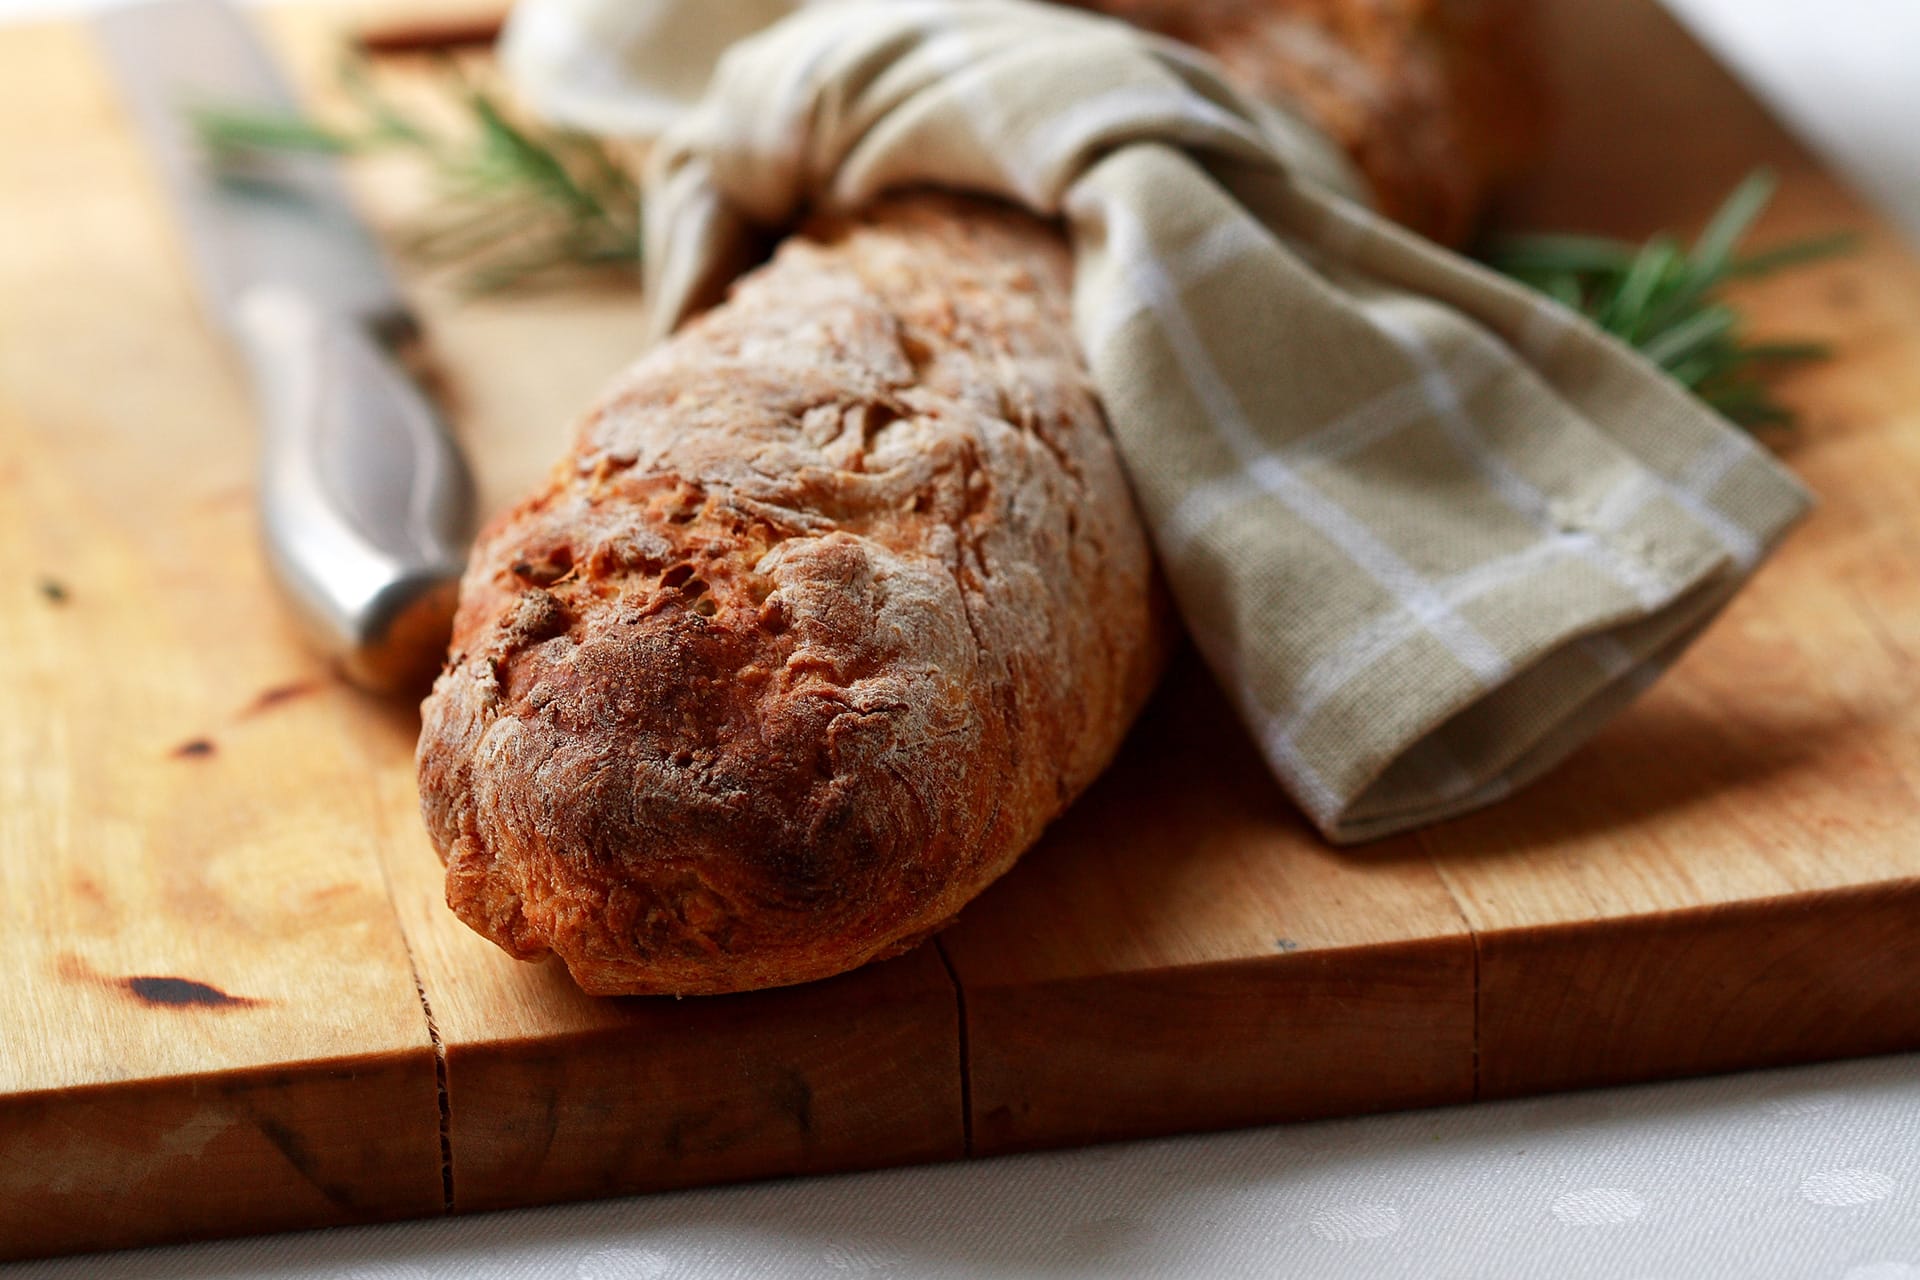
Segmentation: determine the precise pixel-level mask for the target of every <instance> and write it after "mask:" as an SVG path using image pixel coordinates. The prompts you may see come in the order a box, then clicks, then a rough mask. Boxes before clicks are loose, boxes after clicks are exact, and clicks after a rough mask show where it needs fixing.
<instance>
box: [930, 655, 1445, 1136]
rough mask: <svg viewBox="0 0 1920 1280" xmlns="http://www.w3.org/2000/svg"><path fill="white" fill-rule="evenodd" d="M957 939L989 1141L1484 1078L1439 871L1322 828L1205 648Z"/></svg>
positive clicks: (1240, 1113) (1281, 1110)
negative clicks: (1254, 735) (1340, 848)
mask: <svg viewBox="0 0 1920 1280" xmlns="http://www.w3.org/2000/svg"><path fill="white" fill-rule="evenodd" d="M1396 852H1397V854H1398V855H1399V856H1396ZM940 946H941V948H942V949H943V950H944V951H945V952H946V954H947V956H948V958H949V960H950V961H951V963H952V965H953V969H954V974H955V976H956V978H957V979H958V980H959V982H960V986H961V990H962V991H963V992H964V993H965V999H966V1020H967V1045H968V1064H969V1081H970V1090H969V1101H970V1107H971V1124H972V1133H973V1147H974V1150H975V1151H976V1152H979V1153H982V1154H987V1153H993V1152H999V1151H1006V1150H1016V1149H1022V1148H1028V1147H1036V1146H1049V1145H1061V1144H1064V1143H1078V1142H1092V1141H1100V1140H1105V1139H1111V1138H1122V1137H1136V1136H1140V1135H1144V1134H1150V1133H1170V1132H1178V1131H1181V1130H1186V1129H1196V1128H1221V1127H1225V1126H1228V1125H1235V1124H1251V1123H1255V1122H1258V1121H1263V1120H1278V1119H1294V1118H1299V1117H1304V1116H1310V1115H1326V1114H1332V1113H1335V1112H1341V1111H1358V1110H1378V1109H1384V1108H1387V1107H1395V1106H1417V1105H1426V1104H1433V1103H1441V1102H1464V1101H1466V1100H1467V1099H1469V1098H1470V1097H1472V1093H1473V942H1472V938H1471V936H1470V935H1469V933H1468V931H1467V929H1466V926H1465V924H1464V922H1463V921H1462V919H1461V917H1460V914H1459V912H1458V910H1457V909H1456V908H1455V906H1454V904H1453V901H1452V899H1451V898H1450V897H1449V896H1448V894H1447V891H1446V888H1445V886H1444V885H1443V884H1442V883H1441V880H1440V878H1439V876H1438V875H1436V874H1435V872H1434V869H1433V867H1432V866H1431V865H1429V864H1428V862H1427V861H1426V859H1425V858H1423V857H1421V856H1419V854H1418V850H1417V849H1415V848H1414V847H1413V846H1412V845H1411V844H1409V843H1407V842H1404V841H1403V842H1399V843H1397V844H1395V845H1390V846H1387V847H1384V848H1381V849H1379V850H1377V851H1376V854H1375V856H1373V857H1370V858H1366V859H1355V858H1352V857H1349V856H1346V855H1342V854H1340V853H1338V852H1335V851H1334V850H1331V849H1329V848H1328V847H1326V846H1325V845H1323V844H1321V843H1320V842H1319V841H1318V840H1317V839H1315V838H1314V837H1313V836H1311V835H1310V834H1309V829H1308V827H1307V826H1306V824H1305V822H1304V820H1303V819H1302V818H1301V817H1300V816H1299V814H1298V813H1297V812H1295V811H1294V810H1293V809H1292V808H1291V807H1290V806H1289V805H1288V804H1287V802H1286V800H1285V798H1284V797H1283V796H1282V795H1281V794H1280V792H1279V790H1278V788H1276V787H1275V786H1274V784H1273V781H1272V778H1271V777H1270V776H1269V775H1268V774H1267V772H1266V768H1265V766H1264V765H1263V764H1262V763H1261V761H1260V758H1259V756H1258V754H1257V753H1256V752H1255V750H1254V748H1253V746H1252V744H1251V743H1249V742H1248V741H1247V740H1246V738H1245V735H1244V734H1243V733H1242V732H1241V730H1240V729H1239V727H1238V725H1237V724H1236V722H1235V721H1234V719H1233V713H1232V710H1231V708H1230V707H1229V706H1228V705H1227V703H1226V700H1225V699H1224V697H1223V696H1222V695H1221V694H1220V692H1219V691H1218V690H1217V689H1216V688H1215V687H1214V686H1213V684H1212V682H1211V681H1210V680H1209V679H1208V677H1207V676H1206V674H1205V672H1204V671H1203V670H1202V669H1200V668H1199V666H1198V664H1197V663H1196V662H1195V661H1194V660H1193V659H1192V658H1191V657H1190V656H1189V657H1187V658H1186V659H1184V660H1183V661H1182V662H1181V663H1179V664H1178V665H1177V666H1176V668H1175V670H1174V672H1173V673H1172V674H1171V675H1170V676H1169V678H1168V680H1167V682H1166V684H1165V685H1164V686H1163V687H1162V689H1161V691H1160V693H1159V695H1158V696H1157V698H1156V700H1155V702H1154V704H1153V705H1152V706H1151V707H1150V708H1149V709H1148V711H1147V713H1146V715H1145V716H1144V718H1143V720H1142V723H1141V724H1140V726H1139V727H1138V729H1136V731H1135V733H1134V736H1133V738H1132V739H1131V741H1130V742H1129V744H1128V747H1127V749H1126V751H1125V752H1124V753H1123V754H1122V756H1121V758H1120V759H1119V760H1118V761H1117V762H1116V763H1115V764H1114V765H1113V767H1112V768H1111V769H1110V770H1109V771H1108V773H1107V774H1106V776H1105V777H1103V778H1102V779H1101V780H1100V781H1099V782H1098V783H1097V784H1096V785H1095V787H1094V789H1093V790H1092V791H1091V792H1090V793H1089V794H1088V795H1087V796H1086V797H1085V798H1084V799H1083V800H1082V801H1081V803H1080V804H1078V805H1077V806H1075V808H1074V809H1073V810H1072V811H1071V812H1069V813H1068V815H1067V816H1066V817H1065V818H1064V819H1062V820H1061V821H1060V822H1059V823H1058V824H1056V826H1055V827H1054V828H1053V829H1052V830H1051V831H1050V832H1049V833H1048V834H1047V836H1046V838H1045V839H1043V840H1042V841H1041V843H1040V846H1039V847H1038V848H1036V849H1034V850H1033V851H1032V852H1030V853H1029V854H1028V855H1027V856H1026V857H1025V858H1024V859H1022V860H1021V862H1020V863H1019V865H1017V866H1016V867H1015V868H1014V870H1013V871H1012V872H1011V873H1009V874H1008V875H1007V876H1006V877H1005V878H1004V879H1003V880H1001V881H1000V883H998V884H996V885H995V886H994V887H993V888H991V889H989V890H988V891H987V892H986V893H985V894H984V895H982V896H981V898H980V899H979V900H978V901H976V902H975V903H974V904H973V905H972V906H970V907H969V908H968V909H967V910H966V911H965V912H964V913H962V915H961V917H960V919H959V921H958V922H957V923H955V924H954V925H952V926H951V927H950V928H948V930H947V931H946V932H945V933H944V934H942V935H941V937H940Z"/></svg>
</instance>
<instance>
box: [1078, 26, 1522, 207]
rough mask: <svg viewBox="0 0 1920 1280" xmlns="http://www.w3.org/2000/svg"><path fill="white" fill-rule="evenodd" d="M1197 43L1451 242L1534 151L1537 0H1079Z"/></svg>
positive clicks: (1379, 199)
mask: <svg viewBox="0 0 1920 1280" xmlns="http://www.w3.org/2000/svg"><path fill="white" fill-rule="evenodd" d="M1072 3H1075V4H1078V5H1080V6H1082V7H1084V8H1089V9H1098V10H1101V11H1103V12H1105V13H1107V14H1110V15H1111V16H1113V17H1116V18H1122V19H1124V20H1126V21H1128V22H1131V23H1133V24H1135V25H1136V26H1141V27H1145V28H1147V29H1148V30H1151V31H1157V32H1159V33H1161V34H1163V35H1168V36H1172V37H1173V38H1174V39H1176V40H1184V41H1186V42H1187V43H1189V44H1193V45H1197V46H1199V47H1200V48H1202V49H1204V50H1206V51H1207V52H1208V53H1209V54H1211V55H1213V57H1214V58H1216V59H1217V60H1218V61H1219V62H1220V65H1221V66H1222V67H1223V68H1224V69H1225V70H1226V72H1227V74H1228V75H1229V76H1230V77H1232V79H1233V80H1234V82H1235V83H1236V84H1238V85H1239V86H1240V87H1241V88H1242V89H1245V90H1246V91H1248V92H1250V93H1253V94H1254V95H1256V96H1258V97H1263V98H1267V99H1269V100H1273V101H1280V102H1286V103H1289V104H1291V105H1292V106H1294V107H1296V108H1298V109H1299V110H1301V111H1303V112H1304V113H1305V114H1306V115H1307V117H1308V118H1309V119H1311V120H1312V121H1313V123H1314V125H1315V126H1316V127H1318V128H1319V130H1320V131H1321V132H1322V133H1324V134H1326V135H1327V137H1328V138H1330V139H1331V140H1332V141H1333V142H1335V143H1336V144H1338V145H1339V146H1340V148H1341V149H1342V150H1344V151H1345V152H1346V153H1347V156H1348V158H1349V159H1351V160H1352V161H1353V164H1354V167H1355V168H1356V169H1358V170H1359V171H1360V174H1361V176H1362V177H1364V178H1365V179H1366V182H1367V186H1368V188H1369V189H1370V191H1371V194H1372V196H1373V200H1374V203H1375V205H1376V206H1377V207H1378V208H1379V209H1380V211H1381V212H1382V213H1384V214H1386V215H1387V216H1388V217H1390V218H1392V219H1393V220H1394V221H1396V222H1399V223H1402V224H1404V225H1406V226H1409V227H1412V228H1413V229H1414V230H1415V231H1418V232H1420V233H1421V234H1422V235H1425V236H1429V237H1431V238H1432V239H1435V240H1438V241H1440V242H1441V243H1442V244H1459V243H1461V242H1463V241H1464V240H1466V238H1467V237H1468V236H1469V235H1471V234H1472V232H1473V229H1474V226H1475V224H1476V222H1477V220H1478V219H1479V216H1480V213H1481V211H1482V207H1483V206H1484V204H1485V202H1486V199H1487V196H1488V194H1489V193H1490V192H1491V191H1492V190H1493V189H1494V188H1495V186H1496V185H1497V184H1498V182H1499V181H1500V180H1501V179H1502V178H1505V177H1507V176H1509V175H1510V174H1511V172H1512V171H1513V170H1514V169H1515V168H1516V167H1518V166H1519V165H1521V164H1523V163H1524V162H1525V161H1526V160H1527V159H1528V158H1529V157H1530V155H1531V154H1532V153H1533V152H1534V150H1535V149H1536V148H1537V145H1538V143H1539V141H1540V139H1541V136H1542V125H1543V124H1544V121H1545V116H1546V113H1545V111H1544V110H1543V104H1542V94H1541V89H1540V83H1539V78H1538V76H1537V74H1536V73H1535V72H1536V69H1535V67H1534V66H1533V57H1534V52H1533V51H1534V48H1535V32H1534V29H1533V27H1534V9H1535V4H1534V0H1072Z"/></svg>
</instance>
